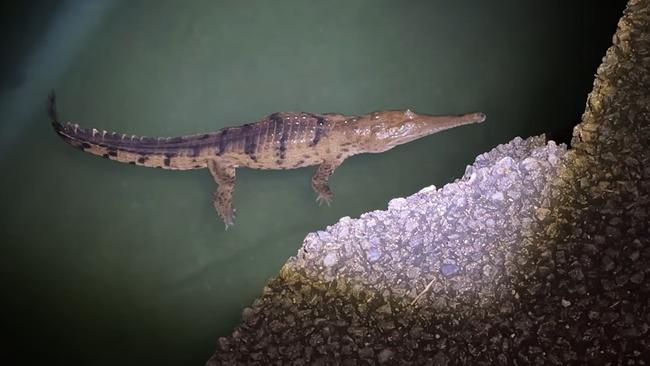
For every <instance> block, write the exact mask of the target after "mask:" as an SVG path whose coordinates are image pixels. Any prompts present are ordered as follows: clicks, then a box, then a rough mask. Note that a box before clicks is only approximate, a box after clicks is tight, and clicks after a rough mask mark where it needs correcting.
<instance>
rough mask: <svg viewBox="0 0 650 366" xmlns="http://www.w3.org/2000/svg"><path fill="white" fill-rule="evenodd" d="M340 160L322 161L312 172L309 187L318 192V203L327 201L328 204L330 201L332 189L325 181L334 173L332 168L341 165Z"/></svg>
mask: <svg viewBox="0 0 650 366" xmlns="http://www.w3.org/2000/svg"><path fill="white" fill-rule="evenodd" d="M342 162H343V161H342V160H332V161H324V162H322V163H321V164H320V165H319V166H318V168H317V169H316V173H314V176H313V177H312V178H311V187H312V188H313V189H314V191H315V192H316V193H317V194H318V197H316V201H318V204H323V203H327V205H328V206H329V204H330V203H331V202H332V196H333V194H332V190H331V189H330V187H329V185H328V184H327V183H328V180H329V178H330V177H331V176H332V174H333V173H334V170H335V169H336V168H337V167H338V166H339V165H341V163H342Z"/></svg>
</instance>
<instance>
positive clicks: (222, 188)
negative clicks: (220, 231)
mask: <svg viewBox="0 0 650 366" xmlns="http://www.w3.org/2000/svg"><path fill="white" fill-rule="evenodd" d="M208 169H209V170H210V173H212V176H213V177H214V181H215V182H216V183H217V185H218V188H217V191H216V192H215V193H214V201H213V204H214V208H215V209H216V210H217V212H218V213H219V216H221V218H222V219H223V222H224V223H225V224H226V230H228V227H229V226H232V225H233V224H234V223H235V209H234V207H233V204H232V197H233V193H235V167H234V166H233V165H230V164H223V163H220V162H218V161H216V160H209V161H208Z"/></svg>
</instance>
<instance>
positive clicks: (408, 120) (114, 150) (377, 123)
mask: <svg viewBox="0 0 650 366" xmlns="http://www.w3.org/2000/svg"><path fill="white" fill-rule="evenodd" d="M48 113H49V117H50V120H51V122H52V125H53V127H54V130H55V131H56V133H57V134H58V135H59V136H61V138H63V140H65V141H66V142H67V143H69V144H70V145H72V146H75V147H77V148H79V149H81V150H83V151H85V152H87V153H91V154H93V155H99V156H102V157H104V158H107V159H110V160H116V161H120V162H124V163H129V164H135V165H142V166H147V167H155V168H163V169H175V170H188V169H203V168H207V169H208V170H209V171H210V173H211V174H212V176H213V177H214V180H215V182H216V183H217V185H218V187H217V190H216V192H215V193H214V201H213V204H214V207H215V209H216V210H217V212H218V214H219V216H220V217H221V218H222V219H223V221H224V223H225V224H226V229H228V226H230V225H233V223H234V219H235V209H234V207H233V203H232V200H233V193H234V191H235V170H236V168H239V167H246V168H252V169H294V168H302V167H307V166H312V165H318V168H317V169H316V173H315V174H314V175H313V177H312V179H311V186H312V188H313V189H314V191H315V192H316V193H317V199H316V200H317V201H318V202H319V203H323V202H324V203H327V204H329V203H330V201H331V200H332V191H331V189H330V188H329V186H328V180H329V177H330V176H331V175H332V173H333V172H334V170H335V169H336V168H337V167H338V166H339V165H340V164H341V163H342V162H343V161H344V160H345V159H346V158H348V157H350V156H352V155H356V154H361V153H379V152H384V151H386V150H389V149H391V148H393V147H395V146H397V145H401V144H404V143H407V142H410V141H413V140H416V139H418V138H420V137H423V136H427V135H430V134H433V133H436V132H439V131H442V130H446V129H449V128H453V127H456V126H461V125H465V124H470V123H480V122H483V121H484V120H485V114H484V113H469V114H463V115H447V116H434V115H426V114H418V113H415V112H412V111H410V110H405V111H400V110H389V111H378V112H372V113H368V114H365V115H362V116H347V115H343V114H335V113H323V114H315V113H304V112H281V113H273V114H271V115H268V116H266V117H264V118H263V119H261V120H260V121H258V122H254V123H247V124H244V125H242V126H237V127H226V128H222V129H220V130H218V131H215V132H210V133H202V134H195V135H186V136H178V137H144V136H143V137H140V136H135V135H126V134H118V133H115V132H106V131H102V130H97V129H94V128H82V127H79V125H77V124H72V123H69V122H65V123H62V122H61V121H60V120H59V118H58V115H57V111H56V103H55V97H54V93H52V94H50V97H49V99H48Z"/></svg>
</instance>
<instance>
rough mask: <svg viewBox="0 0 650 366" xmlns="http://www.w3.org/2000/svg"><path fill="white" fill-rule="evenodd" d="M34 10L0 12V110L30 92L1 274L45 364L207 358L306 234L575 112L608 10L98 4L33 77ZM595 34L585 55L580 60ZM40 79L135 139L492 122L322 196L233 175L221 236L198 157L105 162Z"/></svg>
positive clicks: (94, 118)
mask: <svg viewBox="0 0 650 366" xmlns="http://www.w3.org/2000/svg"><path fill="white" fill-rule="evenodd" d="M66 3H67V2H66ZM32 4H37V5H34V7H28V6H27V5H13V6H14V8H12V9H10V10H9V11H7V12H6V13H5V14H9V15H8V18H9V19H13V23H11V24H12V25H11V29H12V30H11V31H10V32H8V33H7V37H8V38H7V39H8V44H9V45H10V48H11V49H10V52H8V53H7V54H9V55H11V56H9V57H6V58H4V61H3V62H4V64H3V65H4V66H3V71H2V73H3V74H2V75H3V78H2V80H1V81H0V82H1V85H0V92H1V93H2V96H3V100H2V105H3V106H4V105H6V104H5V103H8V102H7V100H6V99H5V96H6V95H7V94H11V93H13V92H14V91H15V89H19V90H23V88H24V87H27V86H29V88H28V89H29V93H27V94H26V96H27V97H25V98H22V97H21V98H19V99H17V100H12V102H16V103H11V105H9V107H12V108H13V109H12V111H15V110H19V111H21V113H16V114H15V116H17V117H15V118H9V119H7V120H5V122H3V125H2V126H0V128H2V130H0V131H2V133H1V136H0V138H2V141H7V142H8V143H7V144H4V142H3V146H2V147H0V148H2V150H0V154H1V156H0V169H2V171H3V172H4V174H3V180H2V182H1V183H0V188H1V189H0V201H1V202H3V213H2V218H1V220H2V222H3V227H2V229H1V236H2V237H1V238H0V242H2V248H3V251H4V253H5V255H3V256H2V258H1V259H0V271H1V274H2V276H0V283H1V284H2V285H3V287H4V288H7V289H11V291H8V295H7V298H6V300H5V301H4V303H3V310H2V316H3V317H4V318H5V320H3V322H4V324H8V328H7V329H9V330H10V332H11V334H12V335H13V336H12V338H13V343H12V344H11V346H10V348H11V349H13V350H14V351H15V354H16V355H22V357H21V358H22V359H23V360H25V361H28V360H31V359H32V357H31V356H28V355H34V354H37V355H39V356H40V357H46V358H47V359H48V362H50V363H53V364H70V363H80V364H103V363H113V364H114V363H119V364H131V363H132V364H136V363H157V364H188V363H201V362H203V361H204V360H205V359H206V358H207V357H208V356H209V354H210V353H211V352H212V350H213V344H214V339H216V338H217V336H219V335H225V334H228V333H229V332H230V331H231V329H232V326H233V325H234V324H236V323H237V322H238V320H239V314H240V309H241V308H242V307H244V306H246V305H247V304H249V303H250V302H251V300H252V299H253V298H254V297H256V296H257V295H258V294H259V292H260V289H261V288H262V286H263V284H264V282H265V281H266V279H267V278H268V277H269V276H271V275H273V274H275V273H276V272H277V270H278V268H280V267H281V265H282V263H284V261H285V259H286V258H287V257H289V256H290V255H293V254H294V253H295V251H296V248H297V247H298V246H299V244H300V242H301V239H302V238H303V237H304V236H305V234H306V233H307V232H309V231H313V230H315V229H317V228H321V227H323V226H326V225H328V224H330V223H333V222H335V221H336V219H337V218H338V217H342V216H352V217H354V216H358V215H359V214H360V213H362V212H364V211H368V210H372V209H377V208H384V207H385V205H386V202H387V201H388V200H389V199H390V198H391V197H395V196H404V195H407V194H411V193H413V192H414V191H417V190H418V189H419V188H421V187H422V186H426V185H429V184H431V183H435V184H436V185H442V184H444V183H445V182H448V181H451V180H453V179H454V178H455V177H458V176H460V175H461V174H462V171H463V169H464V166H465V164H467V163H469V162H470V161H471V160H473V158H474V156H475V155H476V154H477V153H480V152H482V151H486V150H488V149H489V148H490V147H492V146H494V145H496V144H497V143H500V142H503V141H507V140H509V139H510V138H511V137H513V136H515V135H532V134H538V133H540V132H545V131H552V130H553V129H555V128H556V127H558V126H560V125H561V124H562V123H571V124H573V123H574V122H575V121H578V120H579V113H580V112H581V111H582V109H583V106H584V97H585V94H586V92H587V91H588V89H589V85H590V84H591V80H592V75H593V73H594V71H595V65H597V64H598V60H599V59H600V55H601V54H602V51H603V50H604V48H605V45H606V44H608V42H609V39H610V38H611V33H612V32H613V29H614V27H615V24H614V23H615V18H617V17H618V15H619V14H620V11H614V10H611V9H609V10H607V11H605V9H603V10H602V13H601V11H600V10H588V9H592V8H594V6H592V5H591V4H590V3H589V4H587V2H582V4H580V2H576V3H575V4H573V6H571V7H567V5H562V6H560V5H559V4H560V3H559V2H556V3H549V4H545V5H544V6H542V5H541V4H540V5H530V7H524V6H522V5H521V4H520V3H519V2H514V1H503V2H499V3H497V4H496V5H494V4H493V5H491V6H490V7H489V8H487V7H486V8H477V7H476V6H467V5H461V4H455V5H452V4H444V3H434V2H428V1H422V2H414V3H412V4H411V6H409V7H403V6H399V5H397V3H393V2H387V1H386V2H379V3H378V2H374V1H373V2H370V1H366V2H359V3H356V4H354V5H349V4H348V5H346V4H343V3H329V2H328V3H319V4H318V5H313V4H312V5H310V6H308V7H306V6H304V4H302V2H298V1H296V2H293V3H290V2H287V3H283V4H281V5H278V4H275V5H270V4H267V3H259V4H258V6H256V7H247V6H246V5H242V4H239V3H225V4H218V3H215V2H212V1H196V2H191V3H188V4H187V5H183V6H181V5H179V3H178V2H176V1H160V2H157V3H156V4H157V6H156V7H154V8H152V7H151V3H150V2H146V1H142V2H128V3H127V2H116V3H115V4H116V5H115V7H114V8H113V9H112V10H111V11H110V12H105V18H102V19H103V20H102V21H101V22H97V24H95V25H96V26H97V27H98V28H97V29H96V30H95V31H93V32H88V33H87V35H88V36H89V37H90V39H87V40H85V41H84V42H82V43H80V44H81V46H80V47H79V49H78V50H76V51H75V52H74V53H71V54H72V55H74V57H70V58H67V59H66V58H65V57H63V58H61V59H63V60H64V61H65V62H62V65H61V67H60V68H57V69H56V70H54V71H53V74H52V75H49V74H47V75H45V74H43V73H41V72H42V71H43V70H45V71H47V70H49V66H51V65H50V64H49V63H48V62H50V61H51V60H48V59H45V60H44V61H43V63H42V64H36V66H37V67H36V68H34V69H30V70H36V71H32V73H31V74H30V73H29V72H28V73H24V72H21V71H19V70H27V69H25V68H24V67H25V62H27V61H26V60H27V58H28V56H27V55H29V54H32V52H33V53H38V52H41V51H42V49H32V48H31V46H30V47H26V45H36V46H34V47H37V45H39V43H38V39H39V37H40V36H48V34H43V32H44V29H45V28H44V26H43V25H44V24H46V23H47V22H48V21H49V20H51V19H52V18H54V16H55V15H57V14H59V12H58V11H57V7H58V6H60V4H63V2H45V1H40V2H32ZM620 4H621V5H620V9H622V4H623V3H622V2H621V3H620ZM546 6H548V7H546ZM589 11H593V13H588V12H589ZM23 14H25V15H28V16H27V18H29V19H30V20H27V21H24V22H23V21H20V19H22V17H24V16H25V15H23ZM576 19H583V20H584V21H583V22H580V21H576ZM77 20H79V19H77ZM4 24H10V23H4ZM459 24H462V26H459ZM601 25H602V26H601ZM605 25H606V26H605ZM50 36H51V35H50ZM592 38H593V39H594V41H593V42H596V39H598V41H597V42H598V44H603V48H602V49H601V50H593V53H591V51H590V52H589V53H587V52H586V51H584V49H583V48H585V47H588V45H589V42H591V41H588V40H590V39H592ZM75 39H76V38H75ZM79 39H81V38H79ZM17 40H21V42H20V43H18V41H17ZM66 40H67V38H65V37H62V38H61V39H59V40H58V42H59V43H57V44H52V45H51V46H52V47H54V48H56V47H64V44H63V43H65V42H66ZM595 44H596V43H594V44H593V45H595ZM12 45H13V46H12ZM540 47H542V48H540ZM589 47H591V46H589ZM594 48H595V47H594ZM588 49H589V50H591V48H588ZM549 55H555V56H554V57H553V58H551V59H550V60H549V59H548V56H549ZM590 55H597V56H594V57H595V58H593V59H592V58H591V56H590ZM587 59H589V64H590V65H586V60H587ZM39 65H40V66H39ZM592 65H593V67H591V66H592ZM37 71H38V72H37ZM35 75H36V76H35ZM558 75H560V77H558ZM33 78H36V79H33ZM556 78H557V79H561V80H559V82H558V83H553V82H552V80H555V79H556ZM563 81H564V82H566V83H564V84H563V83H562V82H563ZM30 82H33V84H30ZM53 86H55V87H56V89H57V91H58V92H59V99H60V110H61V114H62V117H64V118H65V119H67V118H70V119H73V120H75V121H76V122H79V123H81V124H83V125H86V126H89V127H101V128H106V129H112V130H117V131H120V132H128V133H135V134H144V135H176V134H181V133H193V132H200V131H209V130H214V129H217V128H220V127H223V126H225V125H228V124H237V123H240V122H250V121H253V120H255V119H257V118H259V117H261V116H263V115H265V114H268V113H271V112H275V111H282V110H307V111H314V112H318V111H339V112H343V113H355V114H356V113H365V112H368V111H370V110H374V109H384V108H386V109H388V108H408V107H411V108H414V109H415V110H421V111H422V112H429V113H457V112H463V111H466V110H468V109H483V110H484V111H485V112H487V114H488V116H489V120H488V123H487V124H485V126H480V127H477V129H471V128H466V129H459V130H452V131H448V132H445V133H443V134H440V135H436V136H432V137H430V138H427V139H423V140H421V141H417V142H414V143H412V144H409V145H408V146H403V147H400V148H397V149H395V150H393V151H391V152H387V153H384V154H380V155H368V156H358V157H354V158H352V159H350V160H349V161H346V162H345V163H344V164H343V166H342V167H341V168H339V170H337V172H336V174H335V175H334V177H333V178H332V188H333V190H334V192H335V201H334V204H333V205H332V206H331V207H329V208H326V207H317V205H316V203H315V202H314V195H313V193H312V192H311V190H310V188H309V185H308V182H309V178H310V176H311V174H312V172H313V169H301V170H297V171H287V172H264V171H246V170H244V171H241V172H238V187H237V193H236V205H237V209H238V221H237V224H236V227H235V228H234V229H233V230H232V231H228V232H224V231H223V225H222V224H221V223H220V222H219V221H218V219H217V217H216V214H215V213H214V211H213V210H212V207H211V204H210V197H211V194H212V191H213V190H214V183H213V182H212V178H211V177H210V176H209V174H208V173H207V172H205V171H197V172H188V173H185V174H184V173H179V172H169V171H160V170H153V169H141V168H138V167H131V166H125V165H120V164H116V163H111V162H107V161H102V160H100V159H97V158H95V157H91V156H86V155H84V154H81V153H79V152H78V151H76V150H74V149H71V148H70V147H69V146H65V145H64V144H63V143H62V142H61V141H59V140H58V139H57V138H56V136H55V135H54V134H53V133H52V131H51V128H50V126H49V125H48V124H47V121H46V119H45V115H44V113H41V110H42V106H43V104H44V100H45V96H46V95H47V92H48V91H49V89H50V88H52V87H53ZM531 101H533V102H531ZM161 106H162V107H161ZM22 112H24V113H22ZM12 116H14V115H13V114H12ZM7 121H8V122H7ZM461 141H462V142H461ZM470 147H471V148H470ZM44 339H46V340H47V341H43V340H44ZM35 349H38V350H37V351H36V350H35ZM25 363H29V362H25Z"/></svg>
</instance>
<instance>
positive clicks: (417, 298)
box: [411, 278, 436, 306]
mask: <svg viewBox="0 0 650 366" xmlns="http://www.w3.org/2000/svg"><path fill="white" fill-rule="evenodd" d="M435 280H436V279H435V278H434V279H432V280H431V282H429V284H428V285H427V287H425V288H424V290H422V292H420V293H419V294H418V296H416V297H415V299H413V301H411V306H413V305H415V303H416V302H418V300H419V299H420V297H422V295H424V294H425V293H426V292H427V291H429V289H430V288H431V286H432V285H433V281H435Z"/></svg>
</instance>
